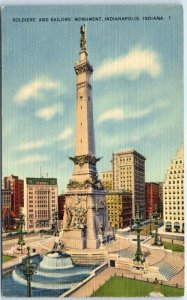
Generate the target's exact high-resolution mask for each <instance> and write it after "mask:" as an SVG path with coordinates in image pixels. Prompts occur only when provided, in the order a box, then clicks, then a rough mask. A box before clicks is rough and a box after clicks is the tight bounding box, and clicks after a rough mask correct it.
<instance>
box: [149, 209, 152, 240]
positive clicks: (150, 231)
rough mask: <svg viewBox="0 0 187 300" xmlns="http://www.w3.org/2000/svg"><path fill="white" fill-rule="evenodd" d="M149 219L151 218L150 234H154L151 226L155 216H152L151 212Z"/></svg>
mask: <svg viewBox="0 0 187 300" xmlns="http://www.w3.org/2000/svg"><path fill="white" fill-rule="evenodd" d="M149 220H150V225H149V235H150V236H152V234H153V233H152V227H151V225H152V221H153V216H152V214H151V213H150V214H149Z"/></svg>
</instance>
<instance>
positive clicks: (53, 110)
mask: <svg viewBox="0 0 187 300" xmlns="http://www.w3.org/2000/svg"><path fill="white" fill-rule="evenodd" d="M59 112H62V108H61V109H60V108H59V107H58V106H57V105H55V106H48V107H44V108H41V109H40V110H38V111H37V112H36V113H35V115H36V116H37V117H39V118H42V119H44V120H45V121H49V120H50V119H52V118H53V117H54V116H55V115H56V114H58V113H59Z"/></svg>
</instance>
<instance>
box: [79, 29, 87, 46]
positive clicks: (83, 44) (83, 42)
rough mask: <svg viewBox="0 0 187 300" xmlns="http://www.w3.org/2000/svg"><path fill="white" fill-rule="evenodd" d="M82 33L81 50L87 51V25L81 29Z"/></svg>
mask: <svg viewBox="0 0 187 300" xmlns="http://www.w3.org/2000/svg"><path fill="white" fill-rule="evenodd" d="M80 33H81V40H80V47H81V50H86V37H85V33H86V31H85V25H82V26H81V28H80Z"/></svg>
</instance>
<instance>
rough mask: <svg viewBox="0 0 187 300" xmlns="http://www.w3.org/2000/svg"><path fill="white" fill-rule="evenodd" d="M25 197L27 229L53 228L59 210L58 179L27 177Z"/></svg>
mask: <svg viewBox="0 0 187 300" xmlns="http://www.w3.org/2000/svg"><path fill="white" fill-rule="evenodd" d="M25 199H26V209H25V213H26V228H27V231H39V230H49V229H51V227H52V223H53V215H54V213H55V212H57V210H58V187H57V179H56V178H26V187H25Z"/></svg>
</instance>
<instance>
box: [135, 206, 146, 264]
mask: <svg viewBox="0 0 187 300" xmlns="http://www.w3.org/2000/svg"><path fill="white" fill-rule="evenodd" d="M141 223H142V217H141V214H140V210H139V205H138V204H137V206H136V215H135V222H134V226H133V231H136V233H137V249H136V253H135V257H134V258H133V261H136V262H138V263H143V262H144V261H145V258H144V256H143V253H142V250H141V242H140V232H141V231H142V229H143V228H142V226H141V225H142V224H141Z"/></svg>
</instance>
